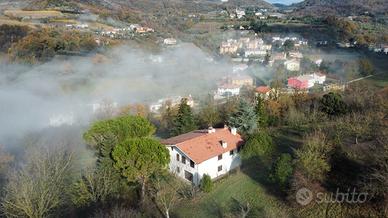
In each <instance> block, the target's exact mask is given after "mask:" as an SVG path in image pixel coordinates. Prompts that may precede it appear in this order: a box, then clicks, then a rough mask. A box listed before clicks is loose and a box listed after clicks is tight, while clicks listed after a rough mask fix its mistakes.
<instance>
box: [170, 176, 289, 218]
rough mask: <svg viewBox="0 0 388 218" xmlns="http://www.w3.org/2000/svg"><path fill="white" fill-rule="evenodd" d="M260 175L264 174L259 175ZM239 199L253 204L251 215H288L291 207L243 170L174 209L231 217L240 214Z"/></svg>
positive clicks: (181, 213)
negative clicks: (210, 190)
mask: <svg viewBox="0 0 388 218" xmlns="http://www.w3.org/2000/svg"><path fill="white" fill-rule="evenodd" d="M259 177H260V176H259ZM234 199H237V200H239V201H241V200H243V201H245V200H248V201H249V202H250V204H251V205H252V211H251V214H250V216H251V217H287V216H289V214H288V211H289V209H288V207H287V206H286V205H285V204H284V203H282V201H281V200H279V199H277V198H276V197H274V196H273V195H272V194H270V193H269V191H268V190H267V188H266V187H265V186H264V185H262V184H260V183H259V182H258V181H257V180H256V178H252V177H251V176H249V175H247V174H246V173H244V172H242V171H238V172H234V173H232V174H231V175H229V176H228V177H225V178H223V179H221V180H220V181H217V182H216V183H215V187H214V189H213V190H212V192H211V193H208V194H206V193H201V194H200V195H199V196H197V198H196V199H194V200H191V201H189V200H185V201H183V202H181V204H180V205H179V206H178V207H176V208H175V210H174V211H173V215H174V217H188V218H189V217H190V218H191V217H227V216H228V215H234V214H236V213H238V209H235V208H236V207H238V206H237V204H236V203H235V201H234Z"/></svg>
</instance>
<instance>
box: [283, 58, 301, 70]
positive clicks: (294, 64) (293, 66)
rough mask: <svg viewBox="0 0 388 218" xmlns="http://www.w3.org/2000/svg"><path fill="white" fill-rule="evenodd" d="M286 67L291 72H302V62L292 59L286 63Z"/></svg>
mask: <svg viewBox="0 0 388 218" xmlns="http://www.w3.org/2000/svg"><path fill="white" fill-rule="evenodd" d="M284 67H285V68H286V69H287V70H289V71H299V70H300V60H297V59H291V60H287V61H285V62H284Z"/></svg>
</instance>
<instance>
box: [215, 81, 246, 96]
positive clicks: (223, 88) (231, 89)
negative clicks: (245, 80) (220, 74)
mask: <svg viewBox="0 0 388 218" xmlns="http://www.w3.org/2000/svg"><path fill="white" fill-rule="evenodd" d="M240 88H241V86H240V85H237V84H231V83H227V84H221V85H219V86H218V88H217V93H216V95H215V98H217V99H220V98H225V97H230V96H236V95H239V94H240Z"/></svg>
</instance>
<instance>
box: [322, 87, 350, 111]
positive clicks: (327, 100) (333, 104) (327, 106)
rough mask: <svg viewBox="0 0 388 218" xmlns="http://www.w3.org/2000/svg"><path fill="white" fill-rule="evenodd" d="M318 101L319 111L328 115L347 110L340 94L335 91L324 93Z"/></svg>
mask: <svg viewBox="0 0 388 218" xmlns="http://www.w3.org/2000/svg"><path fill="white" fill-rule="evenodd" d="M319 103H320V109H321V111H322V112H325V113H326V114H327V115H330V116H337V115H342V114H346V112H347V111H348V107H347V105H346V103H345V102H344V101H343V100H342V96H341V95H339V94H337V93H333V92H330V93H328V94H325V95H324V96H323V97H322V99H321V100H320V102H319Z"/></svg>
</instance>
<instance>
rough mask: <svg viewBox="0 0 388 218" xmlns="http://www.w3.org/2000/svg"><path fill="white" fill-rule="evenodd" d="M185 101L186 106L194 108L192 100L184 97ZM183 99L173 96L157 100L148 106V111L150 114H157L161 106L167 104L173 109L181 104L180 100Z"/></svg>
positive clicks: (189, 97)
mask: <svg viewBox="0 0 388 218" xmlns="http://www.w3.org/2000/svg"><path fill="white" fill-rule="evenodd" d="M185 98H186V99H187V105H189V106H190V107H194V100H193V98H192V97H191V95H189V96H188V97H185ZM182 99H183V98H182V97H181V96H173V97H168V98H162V99H159V100H158V101H157V102H155V103H153V104H151V105H150V107H149V109H150V111H151V112H152V113H159V112H160V111H159V110H160V108H162V106H163V104H168V105H169V106H171V107H175V106H177V105H179V104H180V103H181V100H182Z"/></svg>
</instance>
